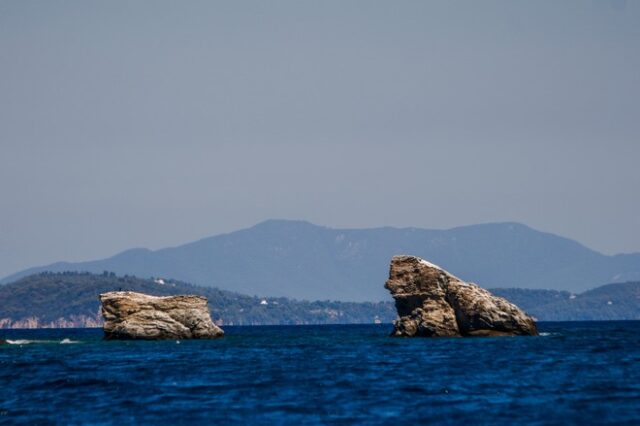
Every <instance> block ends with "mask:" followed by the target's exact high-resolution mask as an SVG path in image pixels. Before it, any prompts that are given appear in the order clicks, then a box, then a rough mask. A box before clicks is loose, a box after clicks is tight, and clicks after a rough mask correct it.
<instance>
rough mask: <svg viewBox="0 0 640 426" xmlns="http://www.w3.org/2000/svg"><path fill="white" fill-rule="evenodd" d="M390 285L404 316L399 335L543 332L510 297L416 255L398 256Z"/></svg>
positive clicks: (396, 324) (397, 328)
mask: <svg viewBox="0 0 640 426" xmlns="http://www.w3.org/2000/svg"><path fill="white" fill-rule="evenodd" d="M385 288H386V289H387V290H389V291H390V292H391V295H392V296H393V298H394V299H395V302H396V310H397V311H398V315H399V317H400V318H399V319H398V320H396V321H395V322H394V331H393V333H392V335H393V336H424V337H455V336H514V335H537V334H538V332H537V329H536V325H535V323H534V321H533V319H532V318H531V317H530V316H529V315H527V314H526V313H524V312H523V311H522V310H521V309H520V308H518V307H517V306H515V305H514V304H512V303H509V302H508V301H506V300H505V299H502V298H500V297H496V296H493V295H492V294H491V293H489V292H488V291H487V290H484V289H483V288H480V287H478V286H477V285H475V284H471V283H466V282H464V281H462V280H460V279H459V278H457V277H455V276H453V275H451V274H450V273H448V272H447V271H445V270H444V269H442V268H440V267H438V266H436V265H433V264H431V263H429V262H427V261H426V260H423V259H420V258H419V257H415V256H394V257H393V258H392V259H391V268H390V271H389V280H387V282H386V283H385Z"/></svg>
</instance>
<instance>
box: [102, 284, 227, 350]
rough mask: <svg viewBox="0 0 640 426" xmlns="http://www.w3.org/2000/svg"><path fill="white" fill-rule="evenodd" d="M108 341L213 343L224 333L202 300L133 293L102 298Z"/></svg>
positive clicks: (105, 295)
mask: <svg viewBox="0 0 640 426" xmlns="http://www.w3.org/2000/svg"><path fill="white" fill-rule="evenodd" d="M100 302H101V303H102V316H103V317H104V337H105V339H109V340H110V339H144V340H160V339H212V338H215V337H221V336H222V335H224V332H223V331H222V329H221V328H219V327H218V326H216V325H215V324H214V323H213V321H211V317H210V315H209V309H208V307H207V299H206V298H205V297H202V296H167V297H157V296H149V295H147V294H142V293H135V292H132V291H113V292H109V293H104V294H101V295H100Z"/></svg>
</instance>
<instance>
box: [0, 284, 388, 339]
mask: <svg viewBox="0 0 640 426" xmlns="http://www.w3.org/2000/svg"><path fill="white" fill-rule="evenodd" d="M115 290H123V291H136V292H141V293H146V294H152V295H156V296H168V295H174V294H197V295H202V296H205V297H207V298H208V299H209V308H210V311H211V317H212V319H213V320H214V321H217V322H219V323H222V324H227V325H263V324H338V323H347V324H348V323H373V322H374V321H375V319H376V318H378V319H379V320H380V321H382V322H391V321H392V320H393V319H394V318H395V317H396V313H395V309H394V307H393V303H392V302H379V303H366V302H365V303H349V302H331V301H316V302H308V301H297V300H291V299H286V298H258V297H251V296H246V295H241V294H237V293H233V292H229V291H223V290H219V289H215V288H205V287H199V286H194V285H191V284H187V283H183V282H179V281H173V280H154V279H141V278H136V277H133V276H124V277H118V276H116V275H115V274H114V273H108V272H104V273H103V274H100V275H98V274H90V273H77V272H63V273H50V272H45V273H41V274H36V275H31V276H28V277H25V278H22V279H20V280H18V281H16V282H14V283H11V284H7V285H4V286H0V328H2V327H11V326H12V325H13V326H16V322H18V325H22V326H74V325H75V326H86V325H93V323H92V322H91V320H93V322H98V321H99V320H100V317H99V314H98V312H99V306H100V302H99V300H98V296H99V294H100V293H105V292H108V291H115ZM27 319H31V320H30V321H26V320H27ZM35 319H37V322H36V321H35ZM61 319H62V321H61ZM26 324H30V325H26Z"/></svg>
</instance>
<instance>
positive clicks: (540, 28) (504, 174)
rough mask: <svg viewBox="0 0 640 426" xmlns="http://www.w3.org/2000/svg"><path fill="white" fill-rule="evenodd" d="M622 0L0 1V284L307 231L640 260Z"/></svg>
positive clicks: (635, 128) (627, 6)
mask: <svg viewBox="0 0 640 426" xmlns="http://www.w3.org/2000/svg"><path fill="white" fill-rule="evenodd" d="M639 102H640V2H638V1H623V0H613V1H604V0H602V1H588V0H586V1H585V0H580V1H569V0H565V1H558V0H549V1H543V0H541V1H535V2H532V1H518V0H509V1H490V0H485V1H481V2H479V1H476V0H469V1H422V0H420V1H368V0H367V1H345V0H340V1H321V2H320V1H270V2H264V1H232V2H213V1H202V2H199V1H185V2H175V1H158V0H153V1H150V0H149V1H136V2H125V1H109V2H106V1H102V2H97V1H85V0H82V1H56V2H51V1H21V0H20V1H12V0H4V1H2V2H0V276H4V275H7V274H9V273H12V272H16V271H18V270H21V269H24V268H26V267H30V266H36V265H42V264H47V263H50V262H54V261H59V260H69V261H80V260H90V259H96V258H102V257H106V256H110V255H112V254H115V253H116V252H119V251H121V250H124V249H128V248H132V247H148V248H151V249H157V248H161V247H166V246H174V245H178V244H182V243H186V242H189V241H192V240H196V239H200V238H203V237H206V236H210V235H215V234H219V233H224V232H230V231H233V230H237V229H240V228H244V227H248V226H252V225H254V224H255V223H258V222H260V221H262V220H265V219H270V218H288V219H303V220H308V221H310V222H313V223H316V224H319V225H326V226H331V227H355V228H362V227H377V226H398V227H403V226H414V227H423V228H450V227H455V226H460V225H469V224H475V223H484V222H500V221H517V222H522V223H525V224H527V225H529V226H532V227H534V228H536V229H540V230H543V231H547V232H553V233H556V234H560V235H563V236H566V237H569V238H572V239H576V240H578V241H580V242H582V243H583V244H585V245H587V246H589V247H591V248H593V249H596V250H598V251H601V252H604V253H609V254H611V253H619V252H633V251H640V214H639V213H638V212H639V211H640V196H639V194H640V190H639V188H640V167H639V166H638V163H639V162H640V161H639V160H640V138H639V136H640V106H639Z"/></svg>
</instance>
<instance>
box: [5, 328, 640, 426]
mask: <svg viewBox="0 0 640 426" xmlns="http://www.w3.org/2000/svg"><path fill="white" fill-rule="evenodd" d="M540 329H541V331H542V332H543V333H544V335H543V336H540V337H502V338H477V339H473V338H469V339H398V338H390V337H387V334H388V333H389V332H390V330H391V327H390V326H389V325H365V326H300V327H295V326H291V327H227V329H226V332H227V336H226V337H224V338H223V339H220V340H215V341H182V342H180V343H177V342H175V341H171V342H104V341H102V340H101V337H102V336H101V332H100V331H99V330H3V331H2V332H1V333H0V338H5V339H11V340H17V339H28V340H47V341H50V342H34V343H30V344H23V345H20V344H13V345H5V346H1V347H0V423H2V424H4V423H6V424H14V423H15V424H35V423H58V424H131V423H144V424H187V423H189V424H192V423H207V424H238V423H240V424H354V423H355V424H398V422H401V423H402V424H405V423H409V422H420V423H430V424H462V423H468V424H509V425H511V424H578V423H581V424H640V321H633V322H588V323H587V322H585V323H542V324H540ZM63 339H70V340H71V341H75V342H77V343H69V344H61V343H60V341H62V340H63Z"/></svg>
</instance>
